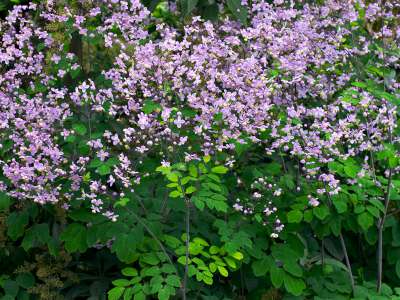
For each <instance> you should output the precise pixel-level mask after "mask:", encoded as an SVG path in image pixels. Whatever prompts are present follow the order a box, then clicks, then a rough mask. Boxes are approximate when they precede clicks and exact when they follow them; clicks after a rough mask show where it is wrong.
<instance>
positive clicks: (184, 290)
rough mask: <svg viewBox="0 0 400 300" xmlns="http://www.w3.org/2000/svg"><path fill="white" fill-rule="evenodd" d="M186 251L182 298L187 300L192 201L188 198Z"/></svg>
mask: <svg viewBox="0 0 400 300" xmlns="http://www.w3.org/2000/svg"><path fill="white" fill-rule="evenodd" d="M185 225H186V228H185V230H186V251H185V274H184V276H183V293H182V299H184V300H186V290H187V279H188V273H189V246H190V201H188V200H186V216H185Z"/></svg>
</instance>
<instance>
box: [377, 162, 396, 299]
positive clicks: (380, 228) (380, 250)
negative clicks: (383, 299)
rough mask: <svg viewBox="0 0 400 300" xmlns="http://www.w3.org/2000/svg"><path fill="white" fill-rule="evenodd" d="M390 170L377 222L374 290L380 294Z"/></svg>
mask: <svg viewBox="0 0 400 300" xmlns="http://www.w3.org/2000/svg"><path fill="white" fill-rule="evenodd" d="M392 173H393V171H392V168H390V169H389V178H388V184H387V188H386V193H385V210H384V211H383V216H382V218H380V219H379V221H378V276H377V277H378V278H377V282H376V290H377V291H378V293H380V291H381V288H382V277H383V275H382V265H383V262H382V261H383V227H384V225H385V221H386V216H387V211H388V208H389V203H390V188H391V185H392Z"/></svg>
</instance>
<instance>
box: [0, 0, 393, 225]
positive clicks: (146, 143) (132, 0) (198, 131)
mask: <svg viewBox="0 0 400 300" xmlns="http://www.w3.org/2000/svg"><path fill="white" fill-rule="evenodd" d="M288 2H289V3H286V2H285V3H284V1H277V0H275V1H274V3H273V4H269V3H267V2H265V1H253V4H252V6H251V7H248V9H249V15H250V19H251V22H250V24H249V25H248V26H247V27H243V26H242V25H241V24H240V23H239V22H237V21H235V20H232V19H231V18H229V17H226V18H225V19H223V20H221V21H219V22H217V23H212V22H210V21H205V20H202V19H201V18H200V17H193V18H192V20H191V22H190V23H188V24H186V25H185V26H184V28H182V29H177V28H175V27H173V26H171V25H168V24H166V23H162V22H160V21H159V20H157V19H154V18H153V17H152V16H151V14H150V12H149V11H148V10H147V9H146V8H145V7H144V6H143V5H142V4H141V3H140V1H139V0H101V1H97V3H96V5H95V4H93V2H92V1H89V0H84V1H81V9H75V8H72V7H68V6H65V7H64V6H60V5H59V4H57V3H56V2H55V1H50V0H48V1H45V2H44V4H43V5H42V6H41V7H40V8H39V7H38V6H37V5H36V4H33V3H32V4H30V5H25V6H15V8H14V10H13V11H11V12H10V14H9V16H8V17H7V18H6V20H4V21H1V23H0V32H1V34H0V62H1V67H0V70H1V72H0V129H1V131H0V150H2V151H3V152H4V153H6V155H4V156H3V160H1V161H0V167H1V172H0V174H2V175H1V177H0V189H1V190H3V191H6V192H7V193H9V195H10V196H12V197H15V198H18V199H21V200H27V199H30V200H32V201H34V202H37V203H41V204H45V203H57V202H59V203H64V207H68V202H69V200H70V199H71V198H72V197H76V198H79V199H81V200H82V201H90V203H91V207H92V210H93V211H94V212H102V213H104V214H105V215H106V216H107V217H110V218H111V219H115V217H116V216H115V215H114V214H113V212H112V211H110V210H108V206H107V205H105V203H106V202H107V201H108V200H112V199H114V198H116V197H119V196H124V195H125V193H130V192H133V191H134V187H135V185H136V184H138V183H139V182H140V180H141V178H142V177H143V176H147V175H148V174H147V173H146V172H145V173H143V172H141V171H140V170H141V168H140V166H141V165H142V163H143V161H144V159H145V157H146V156H149V155H158V156H159V158H160V161H161V160H163V163H164V164H168V163H173V162H176V161H179V160H182V159H183V160H185V161H190V160H193V159H198V158H199V157H201V156H204V155H211V156H213V155H214V154H216V153H219V152H226V153H228V154H231V153H233V150H234V149H235V147H236V145H237V144H238V143H239V144H240V143H242V144H244V143H254V144H258V145H260V146H262V147H263V148H265V155H266V156H271V155H273V154H274V153H284V154H285V155H287V156H289V157H291V158H293V159H295V160H298V161H299V164H300V165H301V168H302V172H303V174H304V176H305V177H306V178H307V179H310V180H315V181H318V182H320V183H322V186H323V187H322V188H321V189H319V190H318V191H317V194H319V195H322V194H325V193H329V194H331V195H333V194H336V193H338V192H339V191H340V181H339V180H338V178H335V175H334V174H331V173H329V171H327V169H326V168H325V167H324V166H326V165H327V164H328V163H329V162H332V161H334V160H336V159H339V158H340V159H347V158H349V157H354V156H360V155H361V156H366V155H368V153H370V152H371V151H378V150H380V149H382V145H383V144H384V143H387V142H389V141H392V142H397V141H398V137H396V136H395V137H394V138H392V136H393V132H395V130H396V122H397V114H398V113H397V111H396V108H395V106H394V105H393V104H392V103H391V102H390V101H388V100H387V99H385V98H382V97H378V96H376V95H374V94H372V93H369V92H366V91H365V90H363V89H361V88H360V87H356V86H354V87H351V86H350V83H351V81H352V78H354V77H355V76H356V75H357V74H356V72H357V70H358V68H360V67H359V66H355V67H354V68H352V69H350V70H349V69H348V68H347V66H349V65H351V63H352V59H353V58H354V57H356V56H365V55H367V54H370V53H371V52H373V54H376V55H378V56H380V57H381V59H382V65H383V66H384V67H385V66H392V67H395V68H399V66H400V60H399V59H400V55H399V52H398V51H397V52H396V51H392V52H390V51H388V54H387V55H385V56H384V57H382V55H381V53H380V52H379V50H377V49H373V48H371V45H372V44H373V41H374V40H384V41H385V43H386V48H387V49H395V48H396V47H398V45H399V41H400V27H399V25H398V24H397V23H398V22H395V20H396V19H398V17H399V16H398V15H395V14H394V12H395V11H400V10H399V4H396V3H395V2H393V3H391V2H386V3H385V5H384V6H379V5H376V4H375V3H371V4H366V3H364V2H363V1H355V0H354V1H353V0H327V1H324V2H325V3H324V4H323V5H318V4H306V3H303V4H302V5H297V4H298V2H299V1H297V2H295V1H288ZM38 11H39V12H40V13H37V12H38ZM361 11H363V12H364V15H365V16H364V17H363V18H364V21H365V22H370V23H373V22H374V21H376V20H378V19H381V18H384V19H385V20H386V21H385V24H384V26H383V27H382V30H380V31H379V32H372V31H371V33H370V34H368V35H367V37H365V35H364V36H363V35H357V36H356V37H355V36H354V35H353V34H352V33H353V32H354V31H356V30H361V28H360V23H359V22H357V20H359V19H360V18H361V13H360V12H361ZM148 24H156V26H155V27H156V29H155V32H156V33H157V34H156V35H154V32H153V33H149V30H148ZM68 26H69V27H68ZM60 34H61V35H62V38H60ZM73 34H74V35H78V36H80V38H81V39H82V40H84V41H86V40H90V39H95V38H98V39H100V40H101V47H103V49H104V51H105V52H107V53H109V55H110V56H111V57H112V66H111V67H104V69H103V70H102V72H101V74H102V76H103V77H104V79H105V80H104V81H103V82H96V80H95V79H94V78H91V77H90V76H86V77H85V76H83V77H82V78H81V77H80V78H81V80H80V81H79V82H77V83H76V84H75V85H73V86H71V80H68V76H69V75H67V74H71V73H73V72H74V71H77V70H81V72H84V68H85V66H84V65H83V63H82V61H81V60H82V59H81V57H79V55H78V54H77V53H76V52H73V51H71V47H68V45H67V42H68V43H69V42H70V40H71V36H72V35H73ZM374 51H375V52H374ZM361 68H362V66H361ZM85 75H87V74H85ZM385 84H387V86H388V91H389V92H390V93H393V94H395V95H396V93H397V97H398V96H399V95H398V91H399V88H400V84H399V83H398V82H396V80H394V79H392V80H389V81H387V82H386V83H385ZM349 86H350V87H349ZM338 95H339V96H338ZM99 117H101V118H106V120H107V122H108V123H107V124H108V127H107V128H106V129H104V130H103V131H102V132H101V133H100V134H96V135H95V134H94V131H95V130H94V126H95V125H93V124H94V123H93V122H95V120H97V119H98V118H99ZM74 118H75V119H78V120H83V121H84V123H85V124H86V127H87V128H88V131H89V133H88V136H87V141H86V145H87V146H88V147H89V149H90V150H89V151H88V152H87V153H84V154H82V153H79V151H73V152H72V153H66V152H65V151H64V150H63V145H64V144H65V143H66V141H68V139H69V138H71V137H72V136H74V134H76V132H75V131H76V130H75V131H74V129H73V128H72V127H71V126H69V125H68V124H69V123H68V122H69V120H71V119H74ZM91 122H92V123H93V124H92V123H91ZM110 159H114V160H115V163H113V164H112V165H110V172H105V173H106V174H104V176H97V177H96V176H92V177H91V178H89V179H86V178H85V174H87V172H88V170H89V169H90V163H91V162H93V161H95V160H97V161H100V162H105V161H108V160H110ZM370 171H371V170H370V169H369V167H368V164H366V165H364V166H363V169H362V172H360V176H366V175H367V174H369V173H370ZM397 171H398V170H396V172H397ZM65 186H68V187H69V188H68V189H66V188H65ZM116 187H117V188H116ZM310 203H311V204H310V205H312V206H316V205H318V200H317V196H315V195H314V196H311V195H310ZM235 208H236V209H237V210H242V209H243V207H242V206H241V205H240V204H239V203H237V204H235ZM265 209H266V214H270V213H273V212H274V209H275V208H274V206H273V205H272V203H271V206H270V207H269V206H268V207H265ZM278 221H279V220H278ZM280 226H281V225H279V226H278V227H277V228H281V227H280ZM282 228H283V227H282ZM280 230H281V229H280ZM278 231H279V230H278Z"/></svg>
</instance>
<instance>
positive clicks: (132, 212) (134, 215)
mask: <svg viewBox="0 0 400 300" xmlns="http://www.w3.org/2000/svg"><path fill="white" fill-rule="evenodd" d="M127 209H128V211H129V213H130V214H131V215H132V216H133V217H134V218H135V219H136V221H137V222H138V223H140V224H141V225H142V226H143V227H144V229H146V230H147V232H148V233H149V234H150V235H151V237H152V238H153V239H154V240H155V241H156V242H157V243H158V245H159V246H160V249H161V251H162V252H163V253H164V255H165V256H166V258H167V259H168V262H169V263H170V264H171V265H172V266H173V267H174V269H175V273H176V275H177V276H179V273H178V270H177V269H176V268H175V265H174V263H173V262H172V260H171V257H170V256H169V255H168V252H167V250H166V249H165V247H164V245H163V244H162V243H161V241H160V240H159V239H158V238H157V236H156V235H155V234H154V232H153V231H152V230H151V229H150V227H149V226H147V224H146V223H144V222H143V221H142V219H141V218H140V217H139V216H138V215H137V214H136V213H135V212H134V211H132V210H131V209H129V208H127Z"/></svg>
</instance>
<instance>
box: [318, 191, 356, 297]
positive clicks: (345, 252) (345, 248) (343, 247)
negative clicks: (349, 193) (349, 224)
mask: <svg viewBox="0 0 400 300" xmlns="http://www.w3.org/2000/svg"><path fill="white" fill-rule="evenodd" d="M325 190H326V195H327V197H328V206H329V208H331V207H332V198H331V195H330V194H329V192H328V190H327V185H326V184H325ZM339 239H340V245H341V246H342V251H343V254H344V259H345V262H346V266H347V272H348V273H349V277H350V284H351V289H352V291H353V294H354V289H355V286H354V276H353V271H352V270H351V264H350V259H349V255H348V253H347V247H346V243H345V242H344V239H343V234H342V231H340V233H339Z"/></svg>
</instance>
